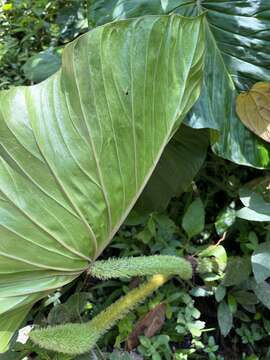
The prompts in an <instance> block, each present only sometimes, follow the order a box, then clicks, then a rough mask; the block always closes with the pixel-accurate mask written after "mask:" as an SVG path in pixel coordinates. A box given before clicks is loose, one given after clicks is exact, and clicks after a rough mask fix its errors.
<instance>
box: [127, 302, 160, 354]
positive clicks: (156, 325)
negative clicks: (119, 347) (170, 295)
mask: <svg viewBox="0 0 270 360" xmlns="http://www.w3.org/2000/svg"><path fill="white" fill-rule="evenodd" d="M165 312H166V305H165V304H158V305H157V306H155V307H154V309H152V310H150V311H149V312H148V313H147V314H146V315H145V316H144V317H143V318H142V319H140V320H139V321H138V322H137V324H136V325H135V327H134V329H133V331H132V333H131V334H130V335H129V337H128V339H127V349H128V350H129V351H130V350H132V349H134V348H135V347H136V346H138V345H139V343H140V342H139V336H141V335H144V336H147V337H152V336H154V335H155V334H156V333H157V332H158V331H159V330H160V329H161V328H162V326H163V324H164V322H165Z"/></svg>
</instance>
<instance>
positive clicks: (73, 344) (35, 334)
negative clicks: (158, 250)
mask: <svg viewBox="0 0 270 360" xmlns="http://www.w3.org/2000/svg"><path fill="white" fill-rule="evenodd" d="M168 279H169V277H168V276H165V275H160V274H159V275H154V276H153V277H152V278H151V279H150V280H148V281H147V282H145V283H144V284H142V285H141V286H139V287H138V288H136V289H133V290H131V291H130V292H129V293H128V294H127V295H125V296H123V297H122V298H120V299H119V300H117V301H116V302H115V303H113V304H112V305H110V306H109V307H108V308H107V309H105V310H104V311H102V312H101V313H100V314H98V315H97V316H96V317H94V318H93V319H92V320H91V321H89V322H87V323H84V324H66V325H60V326H55V327H48V328H46V329H40V330H34V331H32V332H31V333H30V339H31V340H32V341H33V342H34V343H36V344H38V345H39V346H41V347H42V348H45V349H48V350H52V351H56V352H61V353H65V354H71V355H78V354H83V353H85V352H88V351H90V350H91V349H92V348H93V347H94V346H95V345H96V343H97V341H98V340H99V339H100V337H101V336H102V335H104V334H105V333H106V332H107V331H108V330H109V329H110V328H111V327H112V326H113V325H114V324H115V323H116V322H117V321H118V320H120V319H122V318H123V317H124V316H125V315H126V314H127V313H128V312H129V311H131V310H133V309H134V308H135V306H137V305H138V304H139V303H141V302H142V301H144V300H145V298H146V297H148V296H149V295H151V294H152V293H153V292H154V291H155V290H157V289H158V288H159V287H160V286H162V285H163V284H164V283H165V282H166V281H168Z"/></svg>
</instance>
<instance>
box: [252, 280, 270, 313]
mask: <svg viewBox="0 0 270 360" xmlns="http://www.w3.org/2000/svg"><path fill="white" fill-rule="evenodd" d="M253 291H254V292H255V294H256V296H257V297H258V299H259V300H260V301H261V302H262V304H263V305H265V306H266V307H267V308H268V309H270V285H269V284H268V283H267V282H266V281H264V282H262V283H260V284H256V283H255V284H254V287H253Z"/></svg>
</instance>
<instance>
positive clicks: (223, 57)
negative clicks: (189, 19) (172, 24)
mask: <svg viewBox="0 0 270 360" xmlns="http://www.w3.org/2000/svg"><path fill="white" fill-rule="evenodd" d="M203 11H206V18H207V24H208V25H207V32H206V38H207V39H206V40H207V41H206V42H207V51H206V66H205V75H204V82H203V88H202V93H201V96H200V99H199V101H198V102H197V103H196V104H195V106H194V107H193V109H192V111H191V112H190V114H189V116H188V118H187V119H186V121H185V122H186V124H187V125H189V126H191V127H194V128H210V129H213V130H212V131H211V138H212V148H213V150H214V152H215V153H216V154H217V155H219V156H221V157H224V158H226V159H229V160H231V161H233V162H235V163H238V164H242V165H249V166H254V167H258V168H269V167H270V146H269V145H268V144H267V143H265V142H264V141H263V140H261V139H260V138H258V137H257V136H256V135H254V134H253V133H252V132H251V131H250V130H248V129H247V128H246V126H245V125H243V123H242V122H241V121H240V119H239V118H238V116H237V114H236V111H235V102H236V97H237V96H238V94H239V92H240V91H244V90H248V89H249V88H250V87H251V86H252V85H253V84H254V83H256V82H258V81H270V69H269V65H270V60H269V56H268V52H269V51H268V49H269V34H268V31H267V29H268V28H269V26H270V11H269V1H268V0H255V1H253V0H243V1H237V2H235V1H234V0H229V1H220V0H201V1H199V2H198V1H195V0H192V1H188V0H172V1H160V0H151V1H148V0H147V1H146V0H143V1H141V0H123V1H120V2H119V1H117V0H108V1H104V0H97V1H95V2H91V4H90V7H89V21H90V23H91V25H94V26H95V25H97V24H103V23H105V22H108V21H113V20H116V19H123V18H128V17H136V16H142V15H145V14H164V13H167V14H168V13H171V12H176V13H180V14H184V15H187V16H190V15H195V14H198V13H201V12H203Z"/></svg>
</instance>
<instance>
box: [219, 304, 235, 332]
mask: <svg viewBox="0 0 270 360" xmlns="http://www.w3.org/2000/svg"><path fill="white" fill-rule="evenodd" d="M218 324H219V328H220V332H221V334H222V335H223V336H227V335H228V334H229V332H230V331H231V329H232V327H233V316H232V313H231V310H230V308H229V306H228V304H227V303H226V302H225V301H222V302H221V303H220V304H219V306H218Z"/></svg>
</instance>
